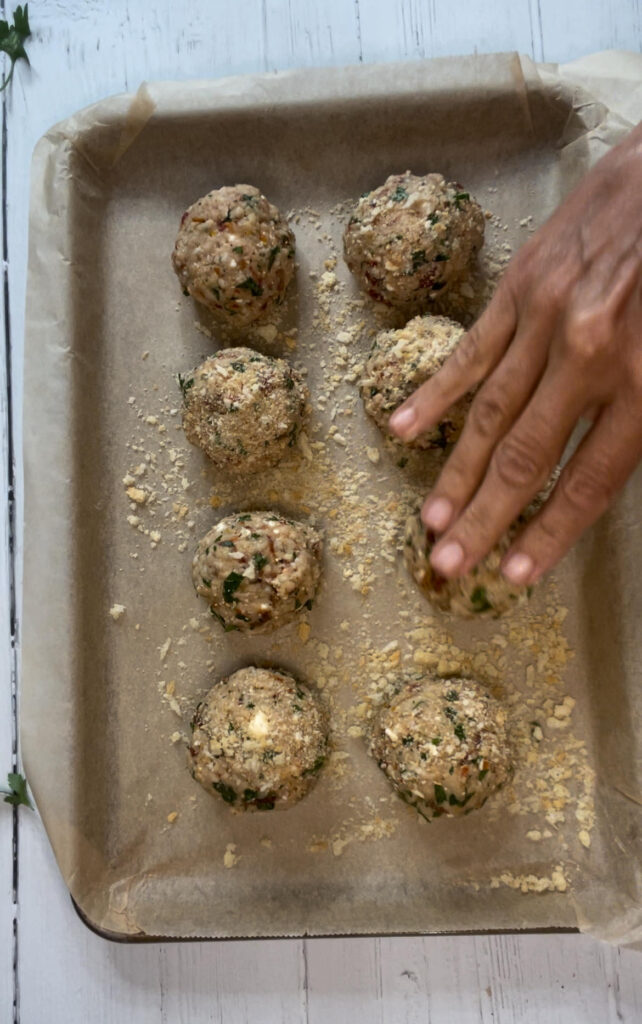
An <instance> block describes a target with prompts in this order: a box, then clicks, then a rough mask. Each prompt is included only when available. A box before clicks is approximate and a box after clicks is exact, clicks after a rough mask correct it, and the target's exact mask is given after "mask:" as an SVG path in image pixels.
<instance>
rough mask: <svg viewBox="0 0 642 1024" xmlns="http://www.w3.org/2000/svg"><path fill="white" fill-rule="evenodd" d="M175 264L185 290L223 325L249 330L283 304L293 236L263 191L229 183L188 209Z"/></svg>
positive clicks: (291, 270) (289, 275) (290, 270)
mask: <svg viewBox="0 0 642 1024" xmlns="http://www.w3.org/2000/svg"><path fill="white" fill-rule="evenodd" d="M172 263H173V265H174V270H175V271H176V273H177V274H178V278H179V280H180V282H181V284H182V286H183V289H184V290H185V291H186V292H188V293H189V294H190V295H191V296H192V297H193V298H195V299H196V300H197V302H201V303H202V304H203V305H204V306H207V308H208V309H210V310H211V311H212V313H213V314H214V316H215V317H216V318H217V319H218V320H219V321H220V322H221V323H223V324H228V325H229V326H231V327H246V326H247V325H248V324H251V323H254V321H255V320H259V319H261V318H262V317H264V316H265V315H267V314H268V313H269V312H270V311H271V310H272V309H273V307H274V306H275V305H278V304H279V303H281V302H282V301H283V298H284V296H285V292H286V289H287V286H288V284H289V283H290V281H291V280H292V276H293V274H294V235H293V233H292V231H291V230H290V228H289V227H288V225H287V223H286V221H285V220H284V219H283V217H282V216H281V214H280V213H279V211H278V210H277V208H276V206H273V205H272V203H270V202H268V200H267V199H266V198H265V196H264V195H262V194H261V193H260V192H259V190H258V188H254V186H253V185H233V186H227V185H226V186H225V187H224V188H219V189H216V190H215V191H214V192H208V194H207V195H206V196H203V198H202V199H198V200H197V201H196V202H195V203H193V204H192V206H190V207H189V208H188V209H187V210H186V211H185V213H184V214H183V217H182V220H181V226H180V228H179V232H178V237H177V239H176V244H175V246H174V252H173V254H172Z"/></svg>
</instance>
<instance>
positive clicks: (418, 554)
mask: <svg viewBox="0 0 642 1024" xmlns="http://www.w3.org/2000/svg"><path fill="white" fill-rule="evenodd" d="M523 522H524V519H523V517H520V520H518V522H516V523H515V524H514V525H513V526H512V527H511V528H510V529H509V530H508V531H507V532H506V533H505V534H504V536H503V537H502V538H501V540H500V541H499V542H498V543H497V544H496V545H495V547H494V548H492V549H491V551H489V553H488V554H487V555H486V557H485V558H484V559H482V561H481V562H480V563H479V565H477V566H475V568H474V569H473V570H472V571H471V572H469V573H467V574H466V575H465V576H460V577H459V579H455V580H447V579H445V578H444V577H443V576H440V575H439V573H438V572H436V571H435V570H434V569H433V567H432V565H431V564H430V552H431V551H432V549H433V546H434V544H435V543H436V541H435V538H434V535H433V534H431V533H427V532H426V527H425V526H424V525H423V523H422V521H421V519H420V517H419V515H418V514H417V515H413V516H411V517H410V518H409V519H408V521H407V523H406V532H405V538H404V549H403V551H404V559H405V562H406V566H407V567H408V571H409V573H410V575H411V576H412V578H413V579H414V581H415V583H416V584H417V585H418V587H419V589H420V590H421V592H422V594H423V595H424V597H427V598H428V600H429V601H430V603H431V604H433V605H434V606H435V607H436V608H440V609H441V610H442V611H444V612H451V613H452V614H453V615H459V616H461V617H462V618H465V619H473V618H494V619H496V618H499V616H500V615H504V614H505V613H506V612H508V611H510V610H511V609H512V608H515V607H517V605H520V604H524V602H525V601H527V600H528V598H529V597H530V594H531V591H532V587H518V586H515V584H513V583H509V582H508V580H506V579H504V577H503V576H502V574H501V573H500V571H499V567H500V564H501V561H502V558H503V557H504V555H505V554H506V552H507V551H508V548H509V546H510V544H511V543H512V540H513V537H514V536H515V534H516V532H517V527H518V525H519V524H520V523H523Z"/></svg>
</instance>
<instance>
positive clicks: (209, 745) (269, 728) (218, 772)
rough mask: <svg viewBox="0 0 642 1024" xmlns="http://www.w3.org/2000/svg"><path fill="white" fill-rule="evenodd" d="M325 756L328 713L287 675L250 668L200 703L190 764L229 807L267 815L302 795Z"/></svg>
mask: <svg viewBox="0 0 642 1024" xmlns="http://www.w3.org/2000/svg"><path fill="white" fill-rule="evenodd" d="M327 750H328V720H327V714H326V711H325V709H324V708H323V706H322V705H321V703H320V701H319V700H318V698H317V697H316V696H315V695H314V694H313V692H312V691H311V690H310V689H309V688H308V687H307V686H305V684H304V683H301V682H299V681H298V680H297V679H294V678H293V677H292V676H290V675H288V674H287V673H285V672H280V671H277V670H274V669H266V668H255V667H254V666H251V667H249V668H242V669H240V670H239V671H238V672H235V673H234V674H233V675H231V676H230V677H229V678H228V679H222V680H221V681H220V683H217V684H216V685H215V686H213V687H212V689H211V690H210V692H209V693H208V694H207V697H206V698H205V700H204V701H202V703H201V704H199V705H198V707H197V709H196V713H195V715H194V718H193V720H192V740H191V744H190V748H189V762H190V768H191V770H192V774H193V776H194V778H195V779H197V780H198V781H199V782H200V783H201V785H202V786H204V787H205V788H206V789H207V790H208V791H209V792H216V793H218V794H219V795H220V796H221V797H222V798H223V800H225V802H226V803H228V804H230V806H232V807H236V808H238V809H239V810H240V809H243V810H260V811H267V810H273V809H286V808H288V807H291V806H292V804H294V803H296V802H297V801H298V800H300V799H301V797H303V796H305V794H306V793H307V792H308V791H309V790H310V789H311V788H312V786H313V785H314V783H315V781H316V777H317V774H318V772H319V771H320V769H321V767H322V765H323V762H324V761H325V758H326V755H327Z"/></svg>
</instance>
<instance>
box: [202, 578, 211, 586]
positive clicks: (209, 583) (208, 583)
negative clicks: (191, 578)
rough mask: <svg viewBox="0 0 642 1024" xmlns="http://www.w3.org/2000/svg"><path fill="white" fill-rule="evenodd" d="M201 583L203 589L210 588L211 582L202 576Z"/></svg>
mask: <svg viewBox="0 0 642 1024" xmlns="http://www.w3.org/2000/svg"><path fill="white" fill-rule="evenodd" d="M201 583H202V584H203V586H204V587H211V586H212V581H211V580H206V579H205V577H204V576H201Z"/></svg>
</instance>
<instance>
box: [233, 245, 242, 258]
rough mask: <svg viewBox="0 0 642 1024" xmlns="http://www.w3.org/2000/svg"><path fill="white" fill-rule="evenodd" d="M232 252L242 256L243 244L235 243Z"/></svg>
mask: <svg viewBox="0 0 642 1024" xmlns="http://www.w3.org/2000/svg"><path fill="white" fill-rule="evenodd" d="M232 252H235V253H238V255H239V256H242V255H243V246H242V245H235V246H234V248H233V249H232Z"/></svg>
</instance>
